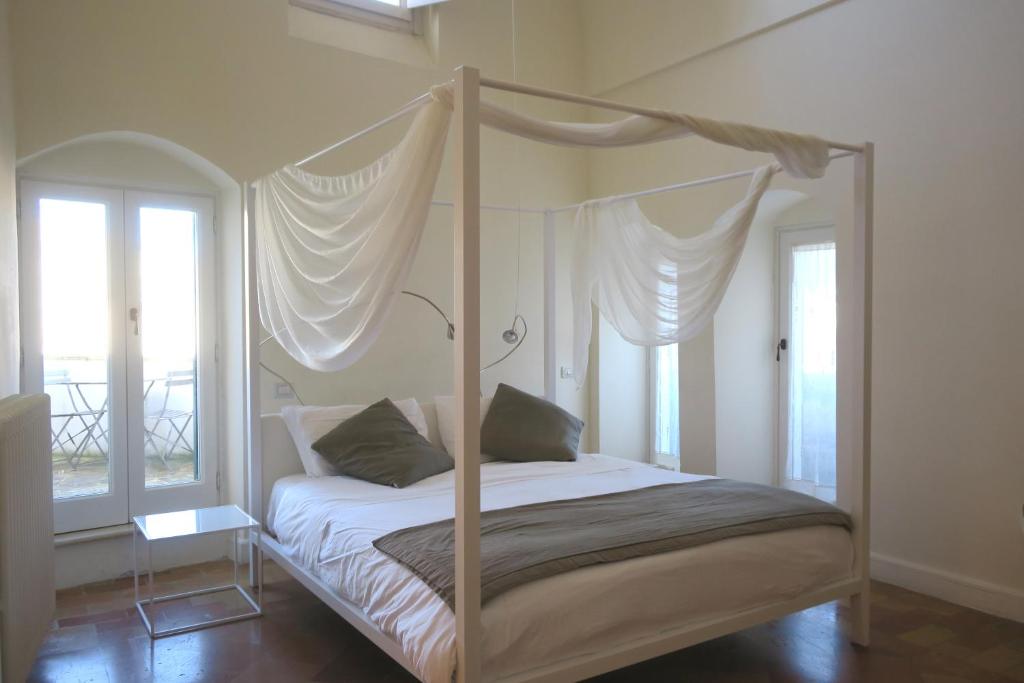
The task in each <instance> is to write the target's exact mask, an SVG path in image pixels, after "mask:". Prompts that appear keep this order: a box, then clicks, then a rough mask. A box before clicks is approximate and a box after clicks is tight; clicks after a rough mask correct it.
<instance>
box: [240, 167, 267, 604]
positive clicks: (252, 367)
mask: <svg viewBox="0 0 1024 683" xmlns="http://www.w3.org/2000/svg"><path fill="white" fill-rule="evenodd" d="M255 209H256V188H255V187H253V185H252V184H251V183H245V186H244V187H243V188H242V216H243V224H244V226H245V233H244V234H243V236H242V252H243V254H244V255H245V261H244V263H243V272H244V273H245V275H244V277H245V291H244V301H245V330H244V332H245V432H246V437H245V450H246V458H245V463H246V469H245V477H246V483H247V487H246V498H247V505H246V510H247V512H248V513H249V514H250V515H252V517H253V519H255V520H256V521H257V522H259V523H260V526H261V527H262V525H263V450H262V443H261V437H262V431H261V426H260V339H259V336H260V335H259V325H260V309H259V296H258V294H257V289H256V270H257V261H256V211H255ZM261 569H262V567H261V566H260V550H259V548H257V547H256V546H255V545H253V544H250V546H249V585H250V586H258V585H260V584H259V580H258V579H259V574H258V573H257V572H259V571H260V570H261Z"/></svg>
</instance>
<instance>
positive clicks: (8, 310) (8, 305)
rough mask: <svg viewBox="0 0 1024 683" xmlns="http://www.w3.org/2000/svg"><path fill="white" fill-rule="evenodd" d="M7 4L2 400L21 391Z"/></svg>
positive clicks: (0, 84)
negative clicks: (19, 386)
mask: <svg viewBox="0 0 1024 683" xmlns="http://www.w3.org/2000/svg"><path fill="white" fill-rule="evenodd" d="M7 17H8V4H7V0H0V397H2V396H7V395H8V394H13V393H16V392H17V391H18V382H19V378H18V361H19V350H18V348H19V347H18V229H17V224H16V222H15V193H14V163H15V152H14V147H15V141H14V84H13V81H12V77H13V73H12V69H11V49H10V36H9V34H8V21H7Z"/></svg>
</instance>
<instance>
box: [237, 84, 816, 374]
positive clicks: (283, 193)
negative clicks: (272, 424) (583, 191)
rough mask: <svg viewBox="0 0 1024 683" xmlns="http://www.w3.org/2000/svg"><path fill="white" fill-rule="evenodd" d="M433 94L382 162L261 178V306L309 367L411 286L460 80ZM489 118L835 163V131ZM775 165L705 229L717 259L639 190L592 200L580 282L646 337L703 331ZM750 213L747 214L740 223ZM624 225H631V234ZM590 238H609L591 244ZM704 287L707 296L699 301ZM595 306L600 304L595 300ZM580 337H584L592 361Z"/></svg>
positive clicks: (375, 328)
mask: <svg viewBox="0 0 1024 683" xmlns="http://www.w3.org/2000/svg"><path fill="white" fill-rule="evenodd" d="M431 94H432V99H431V100H430V101H428V102H427V103H426V104H424V105H423V108H422V109H421V110H420V111H419V112H417V114H416V117H415V119H414V121H413V123H412V125H411V126H410V128H409V131H408V132H407V133H406V135H405V137H404V138H403V140H402V142H401V143H400V144H399V145H398V146H397V147H396V148H395V149H394V150H392V151H391V152H389V153H388V154H386V155H384V156H383V157H381V158H380V159H379V160H378V161H377V162H375V163H374V164H371V165H370V166H368V167H366V168H364V169H362V170H360V171H357V172H355V173H352V174H349V175H345V176H337V177H327V176H317V175H313V174H310V173H307V172H305V171H302V170H300V169H298V168H296V167H294V166H286V167H284V168H282V169H281V170H279V171H276V172H274V173H271V174H270V175H268V176H265V177H264V178H261V179H260V180H258V181H257V183H256V223H257V226H256V230H257V248H258V256H257V258H258V265H259V298H260V302H259V303H260V320H261V322H262V323H263V326H264V328H266V329H267V330H268V331H269V332H270V333H271V334H272V335H273V336H274V338H275V339H276V340H277V341H278V342H279V343H280V344H281V346H282V347H283V348H284V349H285V350H286V351H287V352H288V353H289V354H290V355H291V356H292V357H293V358H294V359H295V360H297V361H299V362H300V363H302V364H303V365H305V366H307V367H310V368H313V369H315V370H321V371H335V370H340V369H342V368H345V367H347V366H349V365H351V364H352V363H353V362H355V361H356V360H358V358H359V357H361V356H362V355H363V354H364V353H365V352H366V350H367V349H368V348H369V347H370V345H371V344H372V343H373V341H374V340H375V339H376V338H377V336H378V335H379V334H380V331H381V329H382V328H383V325H384V322H385V320H386V319H387V315H388V312H389V311H390V310H391V307H392V306H393V304H394V302H395V299H396V298H397V296H398V295H399V294H400V292H401V290H402V288H403V286H404V283H405V280H406V277H407V275H408V272H409V268H410V267H411V265H412V262H413V259H414V258H415V255H416V250H417V248H418V245H419V241H420V238H421V236H422V234H423V227H424V225H425V223H426V219H427V212H428V211H429V209H430V203H431V200H432V198H433V191H434V185H435V184H436V181H437V174H438V172H439V170H440V163H441V158H442V155H443V151H444V143H445V139H446V137H447V133H448V127H449V122H450V118H451V111H452V105H453V97H454V90H453V86H452V85H451V84H446V85H441V86H436V87H434V88H432V89H431ZM480 122H481V123H482V124H484V125H487V126H490V127H493V128H497V129H500V130H503V131H506V132H509V133H512V134H514V135H520V136H523V137H527V138H531V139H534V140H539V141H541V142H548V143H554V144H563V145H575V146H584V147H615V146H626V145H636V144H643V143H649V142H656V141H659V140H667V139H670V138H676V137H685V136H689V135H698V136H701V137H705V138H708V139H710V140H714V141H716V142H720V143H722V144H727V145H732V146H735V147H741V148H743V149H748V150H755V151H762V152H768V153H770V154H772V155H774V156H775V158H776V160H777V161H778V163H779V164H780V165H781V166H782V168H784V169H785V170H787V171H788V172H789V173H790V174H792V175H794V176H797V177H804V178H815V177H819V176H821V175H822V174H823V173H824V171H825V168H826V166H827V165H828V144H827V143H826V142H825V141H824V140H821V139H820V138H816V137H813V136H805V135H796V134H793V133H785V132H781V131H774V130H770V129H766V128H757V127H754V126H746V125H740V124H732V123H723V122H719V121H712V120H710V119H702V118H698V117H692V116H687V115H685V114H674V113H670V112H666V113H665V118H648V117H644V116H630V117H628V118H625V119H622V120H620V121H616V122H613V123H601V124H592V123H567V122H553V121H543V120H541V119H535V118H532V117H528V116H524V115H522V114H518V113H516V112H513V111H511V110H508V109H504V108H502V107H498V106H496V105H493V104H489V103H483V102H482V103H481V106H480ZM770 177H771V172H770V171H767V170H766V171H763V172H761V173H759V174H758V176H757V177H756V178H755V181H756V182H755V184H754V185H752V186H751V187H752V190H751V193H748V196H747V198H745V199H744V202H741V205H737V207H734V210H733V211H732V212H730V213H729V214H727V215H726V216H733V214H734V213H735V214H736V215H735V216H734V217H733V218H732V219H730V220H729V221H728V222H729V228H728V229H725V228H722V229H721V230H720V229H719V228H718V226H717V224H716V228H713V229H712V231H710V233H709V234H708V235H709V236H708V237H707V238H706V239H704V240H703V241H701V243H700V244H701V246H700V247H699V249H700V254H702V256H700V257H699V258H703V259H704V261H694V260H693V259H694V258H698V257H696V256H693V255H692V254H691V251H692V250H693V249H696V248H697V247H695V246H693V245H689V246H684V245H676V246H673V245H674V244H675V243H673V242H671V238H670V237H669V236H668V235H667V233H664V232H663V231H660V230H659V229H658V228H657V227H656V226H653V225H651V224H650V223H649V222H647V221H646V219H644V218H643V216H642V214H640V212H639V209H638V208H636V206H635V203H634V204H633V205H632V208H630V207H629V205H625V204H621V205H620V204H617V203H611V204H607V205H603V204H601V203H600V202H597V203H592V204H588V205H587V206H585V207H584V208H582V209H580V213H579V214H578V216H577V224H578V225H579V226H580V230H581V232H580V235H578V240H577V241H582V242H584V243H585V244H584V246H585V247H587V248H588V249H589V251H587V253H585V254H579V253H578V254H577V263H578V267H579V268H586V269H588V270H586V271H585V272H583V271H577V272H574V274H573V282H574V286H576V287H578V291H579V292H580V293H581V296H583V294H584V293H585V292H587V291H593V292H594V293H596V296H597V298H596V299H595V301H596V302H597V303H598V306H599V307H600V308H601V311H602V313H604V314H605V315H606V316H607V317H608V318H609V320H613V321H618V322H617V323H614V324H616V325H617V329H620V328H619V326H621V329H620V332H622V333H623V336H625V337H626V338H627V339H629V340H630V341H634V343H639V344H658V343H668V342H669V341H678V340H679V339H680V338H681V337H682V338H688V336H692V335H693V334H695V333H696V332H695V331H693V330H694V329H695V328H697V327H698V326H703V325H704V324H706V323H707V321H708V320H709V319H710V316H711V314H713V313H714V308H715V307H717V305H718V302H719V301H720V300H721V292H720V291H719V289H721V290H722V291H724V287H725V285H726V284H728V279H729V276H731V273H732V269H733V268H734V267H735V260H736V259H737V258H738V254H739V251H741V250H742V246H743V241H744V240H745V236H746V229H747V228H749V218H746V219H745V217H746V216H747V214H748V213H749V215H750V216H751V217H752V215H753V210H754V209H756V205H757V200H758V199H759V198H760V195H761V193H762V192H763V189H761V191H760V192H754V190H753V188H754V187H755V185H757V186H758V187H759V186H760V185H759V184H758V183H764V185H765V186H767V183H768V180H769V179H770ZM740 206H743V207H746V208H743V209H742V210H741V209H740V208H739V207H740ZM726 216H723V219H726ZM581 217H582V219H581ZM744 219H745V220H746V222H747V224H746V226H745V227H741V226H742V224H743V221H744ZM733 224H735V225H733ZM615 225H624V226H630V227H628V228H627V230H629V231H631V234H632V235H633V237H632V239H633V240H635V242H636V243H635V244H631V245H628V246H630V247H631V248H633V251H629V250H627V251H621V252H618V253H619V254H620V255H621V258H616V257H615V254H616V253H617V252H616V251H614V250H613V248H612V244H613V242H612V241H610V240H611V237H610V235H609V234H608V233H609V231H611V230H613V229H614V228H613V226H615ZM720 232H722V233H723V234H726V235H728V237H723V236H720V235H719V233H720ZM666 237H669V239H666ZM702 237H703V236H702ZM623 239H624V237H621V236H620V237H619V238H618V240H619V241H620V248H621V246H624V245H623V244H621V241H622V240H623ZM694 239H697V238H694ZM591 240H602V242H601V243H594V244H593V245H588V244H586V243H588V242H589V241H591ZM737 244H738V246H737ZM591 246H592V248H590V247H591ZM654 254H656V255H658V258H659V259H661V260H660V261H659V262H658V263H659V264H660V265H659V266H658V267H659V268H661V269H663V270H664V269H670V265H669V264H675V265H674V266H671V267H674V268H676V270H674V271H672V272H675V273H676V275H675V276H673V279H672V282H674V283H676V284H675V286H677V287H678V292H676V293H670V292H668V290H666V289H665V288H666V287H667V288H669V289H671V287H672V286H673V285H671V284H670V283H669V282H668V280H666V278H667V273H668V272H669V271H668V270H665V271H664V272H662V271H661V270H659V271H658V272H654V271H652V270H651V267H650V264H647V263H645V262H644V260H643V259H644V258H645V257H647V256H650V255H654ZM695 264H696V265H695ZM701 264H703V265H701ZM601 269H613V270H614V271H616V272H617V273H618V274H617V275H616V276H615V277H616V278H617V282H618V284H614V283H612V282H611V281H607V280H606V276H605V275H604V274H602V273H601V272H600V271H601ZM641 271H642V272H641ZM712 271H713V275H709V273H711V272H712ZM723 274H724V282H723V281H721V280H722V276H723ZM708 277H711V281H708V280H707V279H706V278H708ZM595 278H596V279H595ZM691 278H704V279H700V280H691ZM588 283H590V284H589V285H588ZM595 283H596V285H595ZM657 283H660V284H657ZM655 284H657V286H654V285H655ZM588 287H589V289H588ZM652 287H653V288H652ZM700 297H705V298H704V299H703V300H700V301H698V299H700ZM575 306H576V309H577V311H576V316H577V318H578V319H577V327H576V328H575V333H576V340H575V342H574V345H575V348H576V353H577V366H576V368H577V372H576V376H577V378H578V379H577V381H578V382H579V381H581V380H582V378H583V377H584V376H585V373H584V372H583V371H582V370H585V368H586V354H585V349H586V347H587V345H588V344H589V341H590V321H589V318H588V319H587V322H586V325H585V327H584V326H583V322H582V314H581V312H580V311H582V310H583V306H584V303H583V301H582V299H580V300H579V301H577V302H576V304H575ZM673 307H674V308H673ZM709 308H710V311H709ZM586 309H587V311H588V312H589V303H587V304H586ZM652 316H653V317H652ZM691 317H692V319H691ZM646 324H652V325H653V328H652V329H653V334H651V333H648V334H643V333H640V332H639V331H638V330H639V326H640V325H646ZM580 348H582V349H584V353H583V356H582V358H583V364H582V365H580V364H579V362H580V361H579V357H580V356H579V349H580Z"/></svg>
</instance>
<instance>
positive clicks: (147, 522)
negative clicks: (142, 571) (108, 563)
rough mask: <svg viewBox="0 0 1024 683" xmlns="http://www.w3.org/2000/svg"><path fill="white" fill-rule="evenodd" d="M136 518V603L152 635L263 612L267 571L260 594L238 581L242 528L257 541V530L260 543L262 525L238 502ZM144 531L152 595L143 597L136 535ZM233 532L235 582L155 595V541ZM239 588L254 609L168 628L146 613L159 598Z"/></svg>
mask: <svg viewBox="0 0 1024 683" xmlns="http://www.w3.org/2000/svg"><path fill="white" fill-rule="evenodd" d="M132 519H133V521H134V522H135V526H134V528H133V529H132V576H133V578H134V582H135V607H136V609H138V611H139V616H141V617H142V623H143V624H145V626H146V631H147V632H148V633H149V637H150V638H162V637H164V636H172V635H175V634H177V633H185V632H188V631H195V630H197V629H201V628H206V627H208V626H215V625H217V624H226V623H229V622H232V621H241V620H242V619H251V618H253V617H258V616H260V615H262V614H263V607H262V605H263V572H262V571H257V572H256V575H257V577H258V578H257V585H256V597H255V599H253V596H252V595H250V594H249V592H248V591H246V590H245V588H243V587H242V585H241V584H240V583H239V581H238V532H239V531H243V530H244V531H248V532H249V534H250V536H249V543H250V545H251V544H253V536H252V534H255V544H256V545H257V546H258V545H259V537H260V525H259V524H258V523H257V522H256V520H254V519H253V518H252V517H250V516H249V515H247V514H246V513H245V512H243V511H242V510H241V509H240V508H239V507H238V506H237V505H221V506H218V507H211V508H200V509H198V510H181V511H179V512H165V513H161V514H155V515H138V516H136V517H133V518H132ZM137 532H138V533H141V534H142V536H143V538H145V539H146V556H147V563H148V567H149V569H148V573H149V598H148V599H146V600H142V599H140V598H139V560H138V558H139V556H138V552H137V551H136V545H135V538H136V536H137V535H138V533H137ZM226 532H231V553H232V560H233V562H234V583H232V584H229V585H224V586H214V587H211V588H202V589H199V590H194V591H187V592H185V593H175V594H173V595H161V596H158V597H154V595H153V543H154V542H156V541H164V540H168V539H172V538H184V537H187V536H204V535H206V534H215V533H226ZM228 590H237V591H238V592H239V593H240V594H241V596H242V597H243V598H244V599H245V601H246V602H247V603H249V605H250V606H251V607H252V611H249V612H244V613H242V614H234V615H231V616H228V617H221V618H219V619H211V620H208V621H201V622H197V623H194V624H187V625H185V626H176V627H173V628H167V629H163V630H157V629H156V618H155V616H154V617H153V620H152V621H151V620H150V616H149V615H148V614H146V608H147V607H150V608H152V606H153V605H154V604H156V603H158V602H166V601H168V600H178V599H181V598H190V597H193V596H196V595H206V594H208V593H219V592H221V591H228Z"/></svg>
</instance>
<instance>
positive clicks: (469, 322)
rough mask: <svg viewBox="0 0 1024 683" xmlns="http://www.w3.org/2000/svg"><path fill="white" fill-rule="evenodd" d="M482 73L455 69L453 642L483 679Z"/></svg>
mask: <svg viewBox="0 0 1024 683" xmlns="http://www.w3.org/2000/svg"><path fill="white" fill-rule="evenodd" d="M479 113H480V72H479V71H477V70H476V69H473V68H471V67H468V66H460V67H459V68H458V69H456V70H455V407H456V410H455V434H456V435H457V438H456V447H455V644H456V653H457V664H456V681H457V683H477V682H478V681H479V680H480V672H481V663H480V640H481V639H480V628H481V626H480V118H479Z"/></svg>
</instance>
